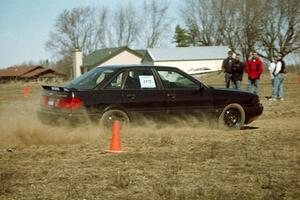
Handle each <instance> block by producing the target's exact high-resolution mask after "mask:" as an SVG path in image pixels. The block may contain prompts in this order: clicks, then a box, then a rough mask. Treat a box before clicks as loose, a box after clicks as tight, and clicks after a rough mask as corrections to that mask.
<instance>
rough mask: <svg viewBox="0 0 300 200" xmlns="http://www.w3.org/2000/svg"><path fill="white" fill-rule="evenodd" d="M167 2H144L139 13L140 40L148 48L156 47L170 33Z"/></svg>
mask: <svg viewBox="0 0 300 200" xmlns="http://www.w3.org/2000/svg"><path fill="white" fill-rule="evenodd" d="M169 8H170V6H169V2H168V1H166V0H151V1H147V0H144V7H143V12H142V13H141V19H142V20H141V22H140V23H141V24H142V25H143V26H142V28H141V35H140V36H141V38H140V40H141V41H142V43H144V45H142V46H146V47H149V48H152V47H157V46H159V45H160V44H161V42H162V40H163V38H164V37H165V36H166V35H167V34H168V33H170V21H171V18H170V17H169V15H168V12H169Z"/></svg>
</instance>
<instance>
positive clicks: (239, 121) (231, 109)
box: [218, 103, 245, 129]
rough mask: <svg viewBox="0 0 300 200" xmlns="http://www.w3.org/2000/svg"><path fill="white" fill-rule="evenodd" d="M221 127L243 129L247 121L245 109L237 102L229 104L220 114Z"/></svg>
mask: <svg viewBox="0 0 300 200" xmlns="http://www.w3.org/2000/svg"><path fill="white" fill-rule="evenodd" d="M218 122H219V127H220V128H229V129H241V128H242V126H243V125H244V123H245V111H244V109H243V107H242V106H241V105H239V104H237V103H233V104H229V105H227V106H226V107H225V108H224V109H223V111H222V113H221V115H220V116H219V120H218Z"/></svg>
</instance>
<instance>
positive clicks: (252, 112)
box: [244, 104, 264, 124]
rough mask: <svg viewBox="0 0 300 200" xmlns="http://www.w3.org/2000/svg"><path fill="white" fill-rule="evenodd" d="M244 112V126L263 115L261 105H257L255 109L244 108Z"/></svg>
mask: <svg viewBox="0 0 300 200" xmlns="http://www.w3.org/2000/svg"><path fill="white" fill-rule="evenodd" d="M244 110H245V116H246V118H245V124H249V123H251V122H253V121H254V120H256V119H257V118H258V117H259V116H260V115H261V114H262V113H263V110H264V107H263V105H262V104H259V105H258V106H256V107H246V108H244Z"/></svg>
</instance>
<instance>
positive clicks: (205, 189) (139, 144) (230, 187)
mask: <svg viewBox="0 0 300 200" xmlns="http://www.w3.org/2000/svg"><path fill="white" fill-rule="evenodd" d="M201 79H202V80H204V81H205V82H206V83H208V84H210V85H212V86H223V75H210V76H205V77H201ZM242 87H243V89H245V88H246V81H244V82H243V86H242ZM22 88H23V86H22V84H7V85H0V109H1V113H0V199H5V200H7V199H86V200H88V199H118V200H119V199H175V200H177V199H178V200H182V199H186V200H190V199H299V198H300V159H299V157H300V154H299V150H300V145H299V144H300V84H299V83H298V76H297V75H295V74H288V75H287V78H286V80H285V88H284V89H285V101H284V102H281V101H278V102H274V101H268V100H267V99H266V98H265V97H266V96H270V94H271V85H270V80H269V79H268V77H267V75H264V76H263V79H262V84H261V91H260V97H261V102H262V103H263V105H264V108H265V110H264V113H263V115H262V116H261V117H260V118H259V119H257V120H256V121H255V122H253V123H251V124H250V125H248V126H246V127H245V128H244V129H243V130H234V131H224V130H218V129H216V128H209V127H208V125H207V124H206V123H203V124H199V125H197V126H195V124H189V123H188V122H184V123H178V124H169V125H167V124H154V123H150V122H149V123H146V124H144V126H140V127H132V128H130V129H127V130H122V131H121V138H122V150H124V151H126V152H124V153H121V154H107V153H104V152H103V151H104V150H106V149H107V148H108V146H109V143H110V137H111V132H110V131H108V132H105V131H103V130H100V129H99V128H98V127H97V126H96V125H95V124H88V125H86V126H83V127H78V128H70V127H50V126H45V125H42V124H41V123H40V122H39V121H38V119H37V117H36V114H35V110H36V108H37V106H38V104H39V95H40V91H41V89H40V86H39V85H38V84H30V94H29V97H26V98H24V97H23V96H22Z"/></svg>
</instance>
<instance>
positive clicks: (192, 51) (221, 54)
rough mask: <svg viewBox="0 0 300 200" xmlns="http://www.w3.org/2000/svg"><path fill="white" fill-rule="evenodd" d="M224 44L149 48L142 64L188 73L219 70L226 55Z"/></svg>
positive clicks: (226, 48)
mask: <svg viewBox="0 0 300 200" xmlns="http://www.w3.org/2000/svg"><path fill="white" fill-rule="evenodd" d="M227 52H228V47H226V46H203V47H176V48H149V49H147V52H146V53H145V55H144V57H143V59H142V64H150V65H162V66H173V67H177V68H179V69H181V70H183V71H185V72H186V73H188V74H200V73H206V72H213V71H218V70H221V66H222V62H223V60H224V59H225V58H226V57H227Z"/></svg>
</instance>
